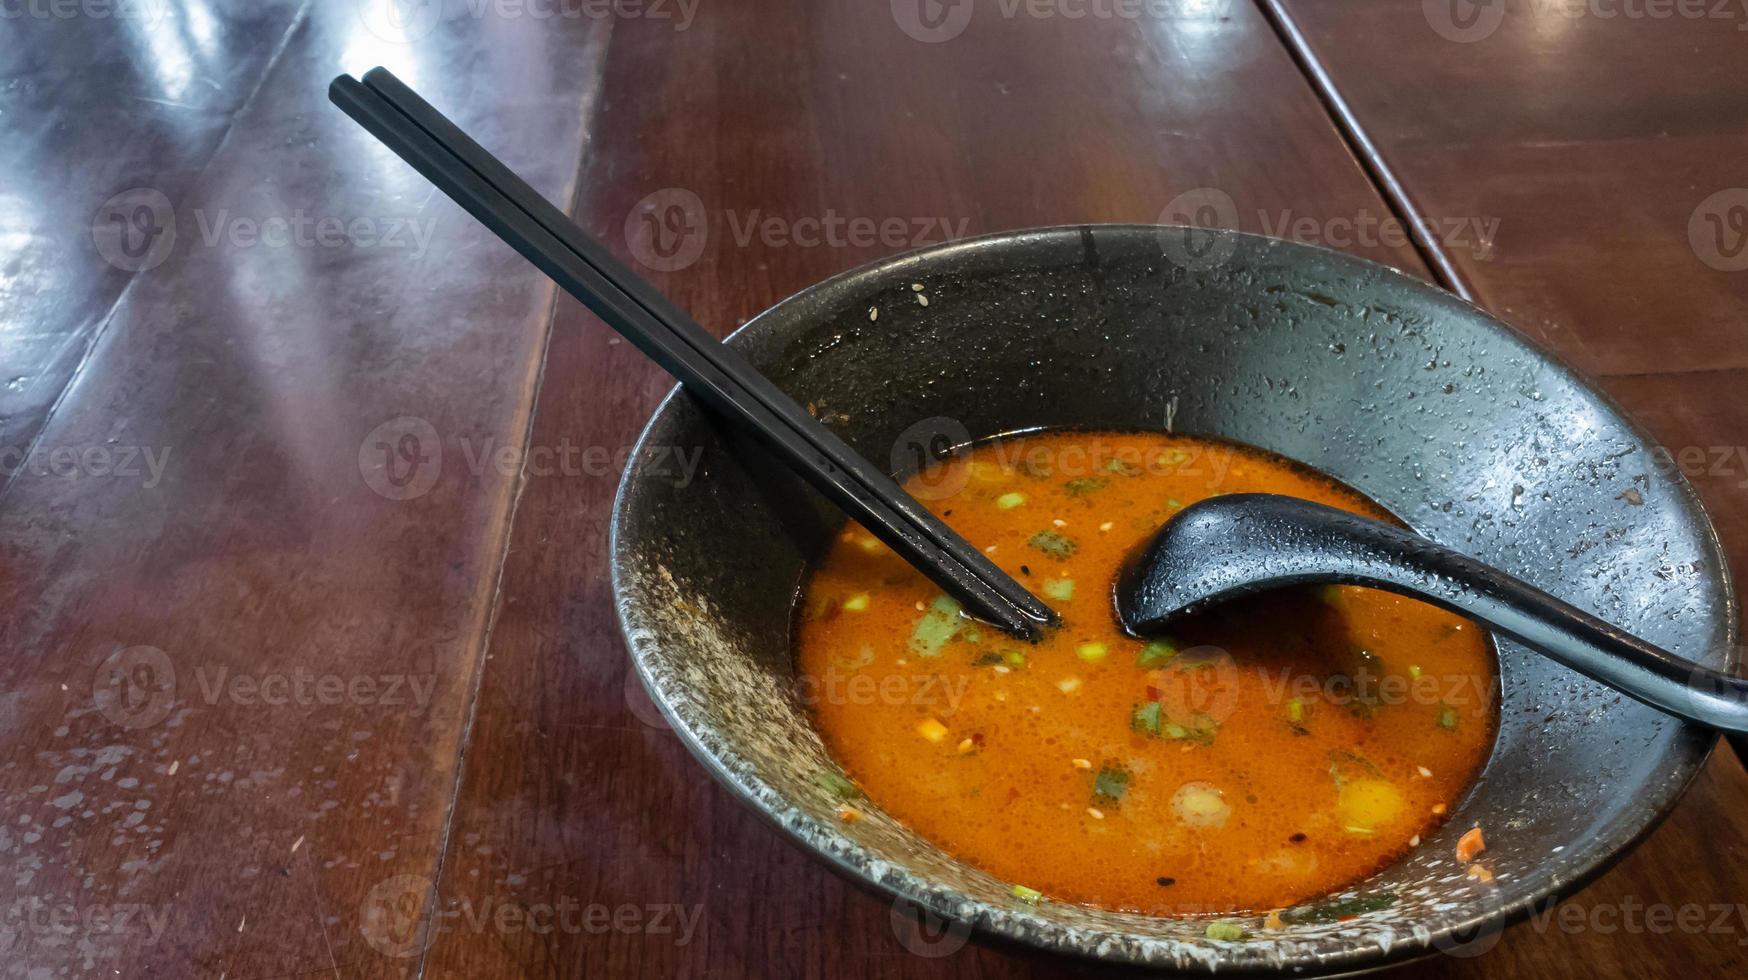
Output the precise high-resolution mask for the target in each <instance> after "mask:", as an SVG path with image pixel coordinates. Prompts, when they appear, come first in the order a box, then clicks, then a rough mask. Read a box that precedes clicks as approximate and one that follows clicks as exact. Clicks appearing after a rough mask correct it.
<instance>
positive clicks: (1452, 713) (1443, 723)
mask: <svg viewBox="0 0 1748 980" xmlns="http://www.w3.org/2000/svg"><path fill="white" fill-rule="evenodd" d="M1438 727H1440V728H1442V729H1444V730H1445V731H1447V732H1454V731H1456V730H1457V709H1455V708H1453V707H1451V706H1450V705H1448V704H1441V705H1439V706H1438Z"/></svg>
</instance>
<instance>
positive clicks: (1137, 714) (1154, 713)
mask: <svg viewBox="0 0 1748 980" xmlns="http://www.w3.org/2000/svg"><path fill="white" fill-rule="evenodd" d="M1159 710H1160V709H1159V702H1158V701H1148V702H1145V703H1143V704H1138V705H1136V706H1135V710H1134V711H1133V712H1131V713H1130V715H1129V727H1130V728H1131V729H1133V730H1134V731H1137V732H1143V733H1145V734H1148V735H1158V734H1159Z"/></svg>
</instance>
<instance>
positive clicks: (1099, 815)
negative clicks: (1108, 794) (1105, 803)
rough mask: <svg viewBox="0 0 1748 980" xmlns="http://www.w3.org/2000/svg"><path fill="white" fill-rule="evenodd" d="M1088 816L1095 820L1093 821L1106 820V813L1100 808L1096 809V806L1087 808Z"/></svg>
mask: <svg viewBox="0 0 1748 980" xmlns="http://www.w3.org/2000/svg"><path fill="white" fill-rule="evenodd" d="M1086 815H1087V816H1089V817H1091V818H1093V819H1094V820H1103V819H1105V814H1104V811H1102V810H1100V809H1099V808H1098V807H1096V806H1089V807H1087V808H1086Z"/></svg>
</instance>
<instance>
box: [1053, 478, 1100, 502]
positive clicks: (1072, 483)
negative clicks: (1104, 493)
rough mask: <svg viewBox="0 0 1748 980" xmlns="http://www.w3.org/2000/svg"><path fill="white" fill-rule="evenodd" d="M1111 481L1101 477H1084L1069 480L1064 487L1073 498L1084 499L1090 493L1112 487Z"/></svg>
mask: <svg viewBox="0 0 1748 980" xmlns="http://www.w3.org/2000/svg"><path fill="white" fill-rule="evenodd" d="M1110 482H1111V481H1109V480H1107V479H1105V478H1104V477H1099V476H1083V477H1081V478H1079V479H1077V480H1069V481H1068V482H1067V483H1064V484H1063V485H1062V486H1063V488H1064V489H1066V490H1067V491H1068V495H1069V496H1071V497H1084V496H1086V495H1087V494H1089V493H1095V492H1097V491H1099V490H1103V489H1104V488H1105V487H1107V486H1109V485H1110Z"/></svg>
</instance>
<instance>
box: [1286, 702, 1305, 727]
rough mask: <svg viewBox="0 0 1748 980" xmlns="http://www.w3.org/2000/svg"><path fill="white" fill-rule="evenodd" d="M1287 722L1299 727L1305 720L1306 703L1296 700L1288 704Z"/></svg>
mask: <svg viewBox="0 0 1748 980" xmlns="http://www.w3.org/2000/svg"><path fill="white" fill-rule="evenodd" d="M1287 720H1288V721H1290V722H1292V723H1293V724H1295V725H1297V724H1298V723H1299V722H1302V721H1304V720H1305V702H1303V701H1301V700H1299V699H1298V698H1294V699H1292V700H1291V701H1288V702H1287Z"/></svg>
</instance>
